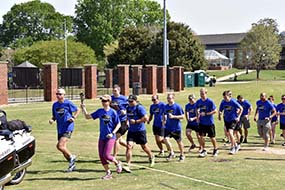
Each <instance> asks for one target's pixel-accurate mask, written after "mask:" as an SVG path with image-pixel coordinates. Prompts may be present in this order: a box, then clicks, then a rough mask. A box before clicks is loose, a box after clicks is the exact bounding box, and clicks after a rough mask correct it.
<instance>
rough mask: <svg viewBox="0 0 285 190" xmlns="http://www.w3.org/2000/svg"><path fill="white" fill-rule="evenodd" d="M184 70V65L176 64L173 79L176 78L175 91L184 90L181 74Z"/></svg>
mask: <svg viewBox="0 0 285 190" xmlns="http://www.w3.org/2000/svg"><path fill="white" fill-rule="evenodd" d="M181 71H182V67H180V66H175V67H173V74H174V76H173V79H174V83H173V84H174V88H173V89H174V91H177V92H179V91H181V90H182V76H181V73H182V72H181Z"/></svg>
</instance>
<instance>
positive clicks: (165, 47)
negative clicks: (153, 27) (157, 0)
mask: <svg viewBox="0 0 285 190" xmlns="http://www.w3.org/2000/svg"><path fill="white" fill-rule="evenodd" d="M163 1H164V2H163V15H164V29H163V66H164V67H165V70H166V88H167V65H168V62H169V57H168V53H169V52H168V40H167V21H166V0H163Z"/></svg>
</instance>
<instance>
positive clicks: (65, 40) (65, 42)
mask: <svg viewBox="0 0 285 190" xmlns="http://www.w3.org/2000/svg"><path fill="white" fill-rule="evenodd" d="M64 63H65V68H67V34H66V19H64Z"/></svg>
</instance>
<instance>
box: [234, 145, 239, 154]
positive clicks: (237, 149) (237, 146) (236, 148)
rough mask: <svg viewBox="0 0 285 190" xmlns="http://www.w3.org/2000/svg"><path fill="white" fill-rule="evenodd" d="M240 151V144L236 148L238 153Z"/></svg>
mask: <svg viewBox="0 0 285 190" xmlns="http://www.w3.org/2000/svg"><path fill="white" fill-rule="evenodd" d="M239 150H240V144H238V145H236V146H235V152H236V153H237V152H238V151H239Z"/></svg>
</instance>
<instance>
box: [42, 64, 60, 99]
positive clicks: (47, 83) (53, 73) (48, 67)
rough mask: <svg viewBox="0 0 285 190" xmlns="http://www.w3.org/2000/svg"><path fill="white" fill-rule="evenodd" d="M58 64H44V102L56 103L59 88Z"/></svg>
mask: <svg viewBox="0 0 285 190" xmlns="http://www.w3.org/2000/svg"><path fill="white" fill-rule="evenodd" d="M57 65H58V64H57V63H43V66H44V100H45V101H49V102H51V101H55V100H56V95H55V93H56V91H57V88H58V79H57V75H58V73H57Z"/></svg>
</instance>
